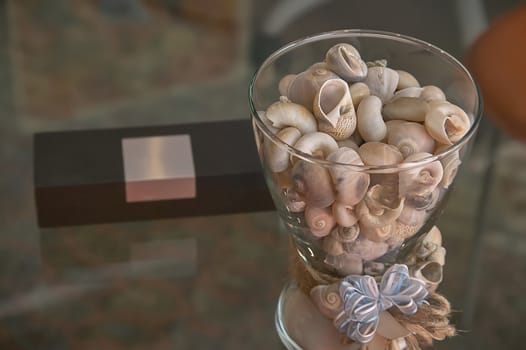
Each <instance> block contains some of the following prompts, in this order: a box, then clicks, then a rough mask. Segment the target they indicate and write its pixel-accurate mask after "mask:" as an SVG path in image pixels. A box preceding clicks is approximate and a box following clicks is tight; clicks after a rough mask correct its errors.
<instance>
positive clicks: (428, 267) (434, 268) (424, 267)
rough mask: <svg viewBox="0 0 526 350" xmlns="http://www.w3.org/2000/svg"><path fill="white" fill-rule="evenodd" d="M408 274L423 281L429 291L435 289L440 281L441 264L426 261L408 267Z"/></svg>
mask: <svg viewBox="0 0 526 350" xmlns="http://www.w3.org/2000/svg"><path fill="white" fill-rule="evenodd" d="M410 274H411V275H412V276H413V277H415V278H418V279H419V280H421V281H422V282H424V283H425V285H426V287H427V289H428V290H430V291H435V290H436V288H437V287H438V285H439V284H440V282H442V278H443V274H442V265H440V264H439V263H437V262H435V261H426V262H424V263H422V264H418V265H416V266H415V267H413V268H412V269H410Z"/></svg>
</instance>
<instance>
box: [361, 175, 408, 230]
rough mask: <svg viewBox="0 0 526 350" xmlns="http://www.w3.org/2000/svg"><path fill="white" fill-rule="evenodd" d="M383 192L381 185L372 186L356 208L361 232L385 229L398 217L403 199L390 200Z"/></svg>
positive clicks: (402, 205)
mask: <svg viewBox="0 0 526 350" xmlns="http://www.w3.org/2000/svg"><path fill="white" fill-rule="evenodd" d="M383 191H384V190H383V188H382V185H374V186H372V187H371V188H370V189H369V191H368V192H367V194H366V195H365V198H364V200H363V201H361V202H360V203H359V204H358V205H357V206H356V214H357V215H358V218H359V220H360V230H361V231H362V232H363V230H364V229H374V228H382V227H385V226H387V225H389V224H391V223H393V222H394V221H395V220H396V219H397V218H398V217H399V216H400V213H401V212H402V209H403V208H404V201H405V198H402V199H400V198H396V199H395V198H392V197H391V198H390V197H388V196H385V195H384V194H383V193H382V192H383ZM386 239H387V238H386Z"/></svg>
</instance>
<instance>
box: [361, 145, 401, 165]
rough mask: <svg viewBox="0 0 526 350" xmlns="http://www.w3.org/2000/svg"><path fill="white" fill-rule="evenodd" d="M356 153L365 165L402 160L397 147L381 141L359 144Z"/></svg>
mask: <svg viewBox="0 0 526 350" xmlns="http://www.w3.org/2000/svg"><path fill="white" fill-rule="evenodd" d="M358 154H359V155H360V158H361V159H362V161H363V162H364V163H365V164H366V165H374V166H383V165H394V164H398V163H401V162H402V161H403V160H404V157H403V156H402V153H400V151H399V150H398V148H396V147H395V146H391V145H388V144H385V143H383V142H366V143H364V144H363V145H361V146H360V148H359V149H358Z"/></svg>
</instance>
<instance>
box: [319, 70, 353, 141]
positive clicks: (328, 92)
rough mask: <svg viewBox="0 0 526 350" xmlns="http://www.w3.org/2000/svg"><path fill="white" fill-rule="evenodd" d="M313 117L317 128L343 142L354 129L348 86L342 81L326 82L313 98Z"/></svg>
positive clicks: (332, 80) (331, 80)
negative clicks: (316, 122)
mask: <svg viewBox="0 0 526 350" xmlns="http://www.w3.org/2000/svg"><path fill="white" fill-rule="evenodd" d="M313 110H314V115H315V116H316V118H318V121H319V122H318V128H319V130H320V131H323V132H326V133H328V134H329V135H331V136H333V137H334V138H335V139H336V140H344V139H346V138H348V137H349V136H351V135H352V133H353V132H354V130H355V129H356V114H355V112H354V105H353V102H352V99H351V94H350V92H349V86H348V85H347V83H346V82H345V81H343V80H342V79H330V80H327V81H326V82H325V83H323V85H322V86H321V87H320V89H319V90H318V92H317V93H316V95H315V98H314V105H313Z"/></svg>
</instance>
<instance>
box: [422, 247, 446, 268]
mask: <svg viewBox="0 0 526 350" xmlns="http://www.w3.org/2000/svg"><path fill="white" fill-rule="evenodd" d="M426 261H435V262H437V263H439V264H440V265H442V266H444V265H445V264H446V248H444V247H438V248H437V249H436V250H435V251H434V252H433V253H431V254H430V255H429V256H428V257H427V259H426Z"/></svg>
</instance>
